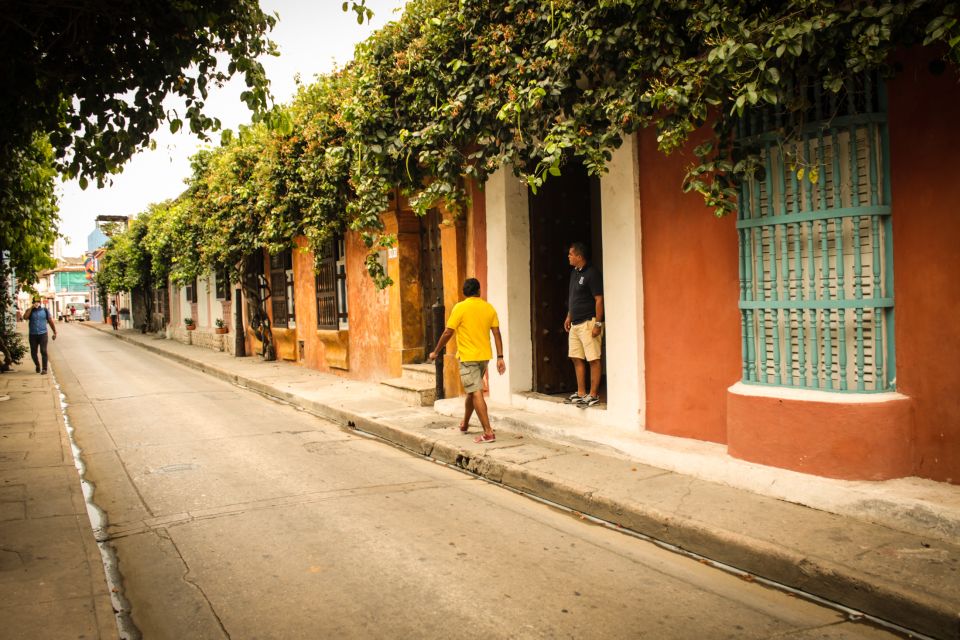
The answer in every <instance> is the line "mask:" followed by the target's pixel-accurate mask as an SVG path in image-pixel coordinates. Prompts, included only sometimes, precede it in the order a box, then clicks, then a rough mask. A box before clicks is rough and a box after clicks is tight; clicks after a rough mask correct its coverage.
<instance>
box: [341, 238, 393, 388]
mask: <svg viewBox="0 0 960 640" xmlns="http://www.w3.org/2000/svg"><path fill="white" fill-rule="evenodd" d="M346 246H347V297H348V300H349V304H350V371H349V372H348V373H347V375H349V377H351V378H357V379H363V380H380V379H383V378H389V377H390V366H389V363H388V361H387V351H388V348H389V346H390V315H389V314H390V299H389V296H388V294H387V291H386V290H383V291H377V288H376V287H375V286H374V284H373V280H371V279H370V276H369V275H367V268H366V267H365V266H364V263H363V261H364V259H365V258H366V256H367V249H366V247H364V246H363V241H362V240H361V239H360V236H359V234H356V233H348V234H347V242H346Z"/></svg>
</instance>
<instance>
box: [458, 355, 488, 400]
mask: <svg viewBox="0 0 960 640" xmlns="http://www.w3.org/2000/svg"><path fill="white" fill-rule="evenodd" d="M488 363H489V360H476V361H472V362H461V363H460V382H462V383H463V388H464V390H465V391H466V392H467V393H473V392H474V391H483V374H485V373H486V372H487V364H488Z"/></svg>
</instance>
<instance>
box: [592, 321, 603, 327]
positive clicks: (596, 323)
mask: <svg viewBox="0 0 960 640" xmlns="http://www.w3.org/2000/svg"><path fill="white" fill-rule="evenodd" d="M593 326H595V327H602V326H603V323H602V322H595V323H594V324H593Z"/></svg>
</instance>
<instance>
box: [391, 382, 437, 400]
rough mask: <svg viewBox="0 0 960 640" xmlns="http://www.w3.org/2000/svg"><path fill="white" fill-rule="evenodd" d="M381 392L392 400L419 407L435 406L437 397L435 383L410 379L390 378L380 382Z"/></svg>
mask: <svg viewBox="0 0 960 640" xmlns="http://www.w3.org/2000/svg"><path fill="white" fill-rule="evenodd" d="M380 391H381V392H382V393H383V394H384V395H386V396H388V397H391V398H394V399H396V400H400V401H402V402H405V403H407V404H411V405H414V406H418V407H430V406H433V401H434V400H435V399H436V397H437V390H436V385H434V383H433V382H422V381H417V380H410V379H408V378H389V379H387V380H381V381H380Z"/></svg>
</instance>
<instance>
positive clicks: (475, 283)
mask: <svg viewBox="0 0 960 640" xmlns="http://www.w3.org/2000/svg"><path fill="white" fill-rule="evenodd" d="M463 295H465V296H467V297H468V298H472V297H474V296H478V295H480V281H479V280H477V279H476V278H467V279H466V280H464V281H463Z"/></svg>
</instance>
